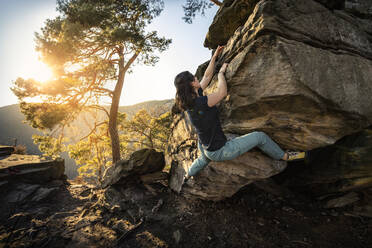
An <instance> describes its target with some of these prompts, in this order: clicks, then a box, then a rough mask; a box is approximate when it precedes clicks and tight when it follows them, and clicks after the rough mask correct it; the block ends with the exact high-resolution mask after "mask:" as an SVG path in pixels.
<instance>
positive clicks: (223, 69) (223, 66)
mask: <svg viewBox="0 0 372 248" xmlns="http://www.w3.org/2000/svg"><path fill="white" fill-rule="evenodd" d="M228 65H229V64H228V63H223V65H222V66H221V69H220V72H222V73H225V72H226V68H227V66H228Z"/></svg>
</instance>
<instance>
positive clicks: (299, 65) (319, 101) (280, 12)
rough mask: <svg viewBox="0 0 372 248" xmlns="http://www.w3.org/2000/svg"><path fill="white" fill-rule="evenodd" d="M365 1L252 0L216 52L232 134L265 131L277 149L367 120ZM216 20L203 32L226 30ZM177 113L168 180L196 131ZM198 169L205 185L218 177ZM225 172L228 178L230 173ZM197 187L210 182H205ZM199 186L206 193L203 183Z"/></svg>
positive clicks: (340, 133) (226, 124) (323, 142)
mask: <svg viewBox="0 0 372 248" xmlns="http://www.w3.org/2000/svg"><path fill="white" fill-rule="evenodd" d="M225 2H226V3H227V2H229V1H225ZM247 2H249V3H253V2H254V1H243V0H241V1H238V0H236V1H231V5H230V6H233V5H237V4H238V3H240V4H243V3H247ZM326 2H327V4H326ZM229 3H230V2H229ZM364 4H366V5H364ZM357 6H359V7H357ZM361 6H364V7H363V8H362V7H361ZM365 6H368V8H365ZM371 6H372V3H366V2H363V1H344V2H343V3H342V4H340V1H333V2H332V3H331V2H330V1H311V0H310V1H309V0H276V1H272V0H261V1H258V2H257V4H256V5H255V6H254V8H253V9H252V11H251V12H249V13H248V14H247V16H249V17H247V19H246V21H245V23H244V24H242V25H241V26H239V27H237V28H236V29H235V30H234V34H233V35H232V36H229V38H228V41H227V40H226V41H227V44H226V48H225V49H224V52H223V54H222V56H221V58H220V60H219V63H222V62H223V61H225V62H229V67H228V69H227V73H226V79H227V84H228V96H227V97H226V99H225V100H224V101H223V102H222V103H221V104H220V106H219V110H220V113H221V120H222V126H223V129H224V131H225V132H226V133H230V134H235V135H240V134H245V133H249V132H252V131H258V130H259V131H264V132H265V133H267V134H268V135H269V136H270V137H272V138H273V139H274V140H275V141H276V142H277V143H279V145H280V146H281V147H282V148H283V149H291V150H312V149H316V148H320V147H324V146H327V145H331V144H334V143H335V142H336V141H338V140H339V139H341V138H342V137H344V136H346V135H349V134H352V133H355V132H357V131H360V130H362V129H364V128H366V127H367V126H369V125H371V124H372V101H371V99H370V96H371V95H372V88H371V83H370V78H372V34H371V31H370V30H372V28H371V25H372V21H371V20H372V19H371V18H370V16H369V14H368V12H369V9H370V8H371ZM225 8H226V11H227V9H228V6H225ZM363 11H364V12H365V13H364V12H363ZM362 12H363V13H362ZM223 13H224V11H223V10H222V9H220V10H219V14H218V15H217V16H216V18H215V21H214V23H213V25H217V26H218V21H217V20H223V18H225V17H226V18H229V16H230V15H231V14H226V16H224V15H223ZM220 23H223V22H222V21H220ZM213 25H212V26H213ZM212 26H211V27H212ZM222 26H223V25H222ZM222 26H221V27H220V29H218V28H213V29H210V31H209V34H208V35H207V40H208V39H211V38H210V37H213V36H212V33H215V32H216V31H213V30H220V31H219V33H226V32H222V31H221V30H222V29H221V28H224V27H222ZM231 27H232V28H234V27H233V26H231ZM211 30H212V31H211ZM230 31H231V30H230ZM216 40H217V39H216ZM221 40H222V39H221ZM220 42H221V41H220V40H219V41H218V43H216V44H214V45H211V46H209V47H211V48H214V47H215V46H216V45H217V44H220ZM202 67H203V68H204V67H205V65H203V66H202ZM201 71H202V69H199V74H202V73H201ZM216 84H217V78H216V77H214V78H213V79H212V83H211V84H210V85H209V87H208V88H207V89H206V90H205V92H206V93H207V94H209V93H211V92H212V91H214V89H215V88H216ZM179 119H182V117H181V116H180V117H177V118H176V119H175V121H174V126H173V127H174V132H173V136H172V138H171V140H172V142H170V148H169V151H170V153H169V154H170V158H169V159H168V160H169V161H170V162H171V163H172V164H173V165H174V168H175V169H174V170H173V173H172V176H171V182H172V180H174V181H177V180H178V181H179V180H180V179H179V178H180V174H182V173H179V172H178V173H176V171H178V170H179V169H176V168H181V167H182V168H184V169H185V168H187V167H188V166H189V165H190V164H191V161H192V160H193V159H195V157H196V142H195V140H196V137H195V135H194V134H192V131H189V130H192V129H191V128H190V127H189V126H188V124H185V123H187V120H185V121H179ZM186 127H187V128H186ZM180 130H182V131H180ZM247 159H248V158H247ZM247 161H248V160H247ZM180 164H181V166H180ZM224 166H225V167H230V166H232V163H229V162H226V163H225V165H224ZM261 166H262V168H266V167H265V166H267V164H264V163H263V164H262V165H261ZM210 168H211V170H215V169H214V168H215V167H213V165H212V166H211V167H210ZM212 168H213V169H212ZM248 170H249V169H248ZM269 174H270V173H268V174H266V175H269ZM274 174H275V173H274ZM204 176H208V177H209V181H208V180H207V182H206V183H207V184H208V185H213V186H215V185H217V183H214V178H213V177H211V173H208V171H206V172H205V175H204ZM224 176H225V177H226V179H225V182H228V181H229V180H227V178H230V177H231V174H225V175H224ZM202 177H203V174H201V175H200V178H202ZM200 178H198V180H195V181H200V182H201V181H202V179H200ZM257 179H258V178H257ZM172 185H178V184H174V183H173V184H172V183H171V186H172ZM219 185H220V186H221V187H223V186H222V185H224V184H221V183H220V184H219ZM225 185H227V184H225ZM195 187H196V186H195ZM196 188H197V187H196ZM200 188H201V189H207V188H208V186H205V184H204V183H203V185H202V186H200ZM211 188H212V187H211ZM173 189H175V190H177V189H178V188H177V187H174V188H173ZM208 190H209V189H208ZM208 190H205V191H208ZM203 192H204V191H203ZM220 192H223V190H220ZM194 193H195V192H194ZM199 193H200V195H203V197H205V198H208V196H206V195H205V194H204V193H202V190H201V191H199ZM226 196H227V195H226Z"/></svg>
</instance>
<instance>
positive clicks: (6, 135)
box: [0, 99, 174, 178]
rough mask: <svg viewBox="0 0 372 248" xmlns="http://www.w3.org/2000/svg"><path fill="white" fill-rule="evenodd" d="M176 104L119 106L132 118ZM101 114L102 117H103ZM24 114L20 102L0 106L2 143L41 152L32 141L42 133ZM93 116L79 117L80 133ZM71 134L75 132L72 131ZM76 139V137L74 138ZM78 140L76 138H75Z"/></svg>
mask: <svg viewBox="0 0 372 248" xmlns="http://www.w3.org/2000/svg"><path fill="white" fill-rule="evenodd" d="M173 104H174V100H173V99H168V100H155V101H146V102H142V103H138V104H135V105H131V106H121V107H119V111H120V112H125V113H126V114H127V115H128V118H131V117H132V116H133V115H134V114H135V113H137V112H138V111H139V110H140V109H146V110H147V111H148V112H149V113H151V114H152V115H156V116H158V115H161V114H163V113H165V112H167V111H170V110H171V108H172V106H173ZM103 116H104V115H101V117H100V118H103ZM24 119H25V118H24V116H23V114H22V113H21V111H20V109H19V105H18V104H13V105H9V106H4V107H0V145H14V142H15V139H16V140H17V144H19V145H25V146H26V147H27V153H29V154H41V152H40V151H39V149H38V147H37V145H35V144H34V143H33V141H32V138H31V137H32V135H33V134H42V133H41V132H40V131H38V130H37V129H34V128H32V127H31V126H29V125H28V124H26V123H23V121H24ZM90 121H91V118H89V117H86V116H85V117H84V115H83V116H82V117H80V118H78V120H77V122H76V123H75V125H78V129H79V132H80V134H84V133H87V132H88V127H87V124H90V123H89V122H90ZM69 133H71V135H72V134H73V132H72V131H70V132H69ZM72 140H74V139H72ZM75 141H76V140H75ZM62 157H63V158H64V159H65V165H66V168H65V173H66V175H67V176H68V178H74V177H75V176H77V170H76V164H75V161H74V160H73V159H71V158H70V157H69V156H68V154H62Z"/></svg>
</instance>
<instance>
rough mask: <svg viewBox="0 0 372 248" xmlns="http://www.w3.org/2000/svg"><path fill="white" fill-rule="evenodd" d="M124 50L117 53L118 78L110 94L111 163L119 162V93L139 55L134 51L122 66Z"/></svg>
mask: <svg viewBox="0 0 372 248" xmlns="http://www.w3.org/2000/svg"><path fill="white" fill-rule="evenodd" d="M123 50H124V48H123V47H121V48H120V51H119V58H120V59H119V76H118V81H117V82H116V85H115V89H114V92H113V94H112V103H111V108H110V117H109V133H110V137H111V149H112V162H113V163H116V162H117V161H119V160H120V140H119V134H118V128H117V118H118V111H119V102H120V96H121V91H122V89H123V85H124V77H125V72H126V71H127V70H128V69H129V67H130V66H131V64H132V63H133V62H134V61H135V60H136V58H137V56H138V55H139V51H136V52H135V53H134V54H133V56H132V57H131V58H130V59H129V60H128V62H127V63H126V64H125V65H124V53H123Z"/></svg>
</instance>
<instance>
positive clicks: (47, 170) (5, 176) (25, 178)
mask: <svg viewBox="0 0 372 248" xmlns="http://www.w3.org/2000/svg"><path fill="white" fill-rule="evenodd" d="M64 171H65V165H64V160H63V159H55V160H54V159H50V158H46V157H42V156H39V155H20V154H12V155H9V156H7V157H2V159H0V183H1V184H7V183H13V182H15V183H20V182H23V183H31V184H34V183H36V184H41V183H46V182H50V181H52V180H59V179H63V178H64Z"/></svg>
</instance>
